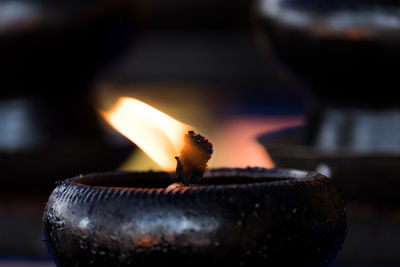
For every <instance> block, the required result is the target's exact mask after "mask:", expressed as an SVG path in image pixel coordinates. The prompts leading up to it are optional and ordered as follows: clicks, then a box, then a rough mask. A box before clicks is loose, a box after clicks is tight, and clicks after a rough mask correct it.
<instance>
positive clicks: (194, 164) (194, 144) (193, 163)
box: [175, 131, 213, 185]
mask: <svg viewBox="0 0 400 267" xmlns="http://www.w3.org/2000/svg"><path fill="white" fill-rule="evenodd" d="M212 152H213V145H212V144H211V142H210V141H209V140H208V139H207V138H205V137H203V136H202V135H200V134H197V133H195V132H194V131H189V132H188V133H187V134H185V137H184V146H183V148H182V150H181V152H180V155H179V157H175V159H176V161H177V166H176V175H177V177H178V179H179V180H180V182H181V183H183V184H185V185H188V184H200V183H201V181H202V177H203V173H204V171H205V170H206V169H207V162H208V160H209V159H210V158H211V154H212Z"/></svg>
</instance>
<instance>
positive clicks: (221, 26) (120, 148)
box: [0, 0, 400, 266]
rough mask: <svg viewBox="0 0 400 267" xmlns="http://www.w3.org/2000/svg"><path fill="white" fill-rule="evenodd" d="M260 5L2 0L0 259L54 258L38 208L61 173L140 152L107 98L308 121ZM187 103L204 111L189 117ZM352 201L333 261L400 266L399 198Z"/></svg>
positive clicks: (201, 117)
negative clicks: (104, 111)
mask: <svg viewBox="0 0 400 267" xmlns="http://www.w3.org/2000/svg"><path fill="white" fill-rule="evenodd" d="M18 12H21V14H22V15H21V16H18V14H19V13H18ZM24 12H27V13H24ZM29 12H30V13H29ZM255 12H256V7H255V3H254V2H252V1H246V0H232V1H211V0H202V1H200V0H193V1H183V0H169V1H165V0H164V1H163V0H153V1H131V2H128V1H123V0H120V1H112V0H103V1H100V0H99V1H89V0H86V1H65V2H63V1H60V3H58V4H54V3H50V1H44V0H37V1H34V0H30V1H19V2H18V1H0V62H1V63H0V65H1V67H0V77H1V79H0V85H1V93H0V171H1V175H0V179H1V183H2V186H1V188H0V265H1V261H2V260H3V261H4V262H5V263H4V264H5V265H4V266H11V265H10V264H11V263H9V262H8V261H9V260H12V262H14V263H16V262H17V261H21V260H22V261H24V262H25V263H26V264H28V265H29V264H30V265H29V266H37V265H42V264H43V266H44V265H45V264H47V263H46V260H47V259H48V258H49V255H48V253H47V250H46V248H45V244H44V242H43V241H42V235H41V216H42V212H43V208H44V205H45V203H46V199H47V197H48V195H49V194H50V193H51V190H52V189H53V187H54V184H55V181H57V180H62V179H65V178H68V177H72V176H74V175H78V174H81V173H88V172H94V171H105V170H114V169H117V168H118V167H119V166H120V165H121V164H122V163H123V161H124V160H125V159H126V158H127V157H128V156H129V155H130V153H131V152H132V151H134V150H135V149H136V148H135V147H134V145H132V144H131V143H130V142H128V141H127V140H126V139H124V138H123V137H121V136H119V135H118V134H117V133H116V132H114V131H113V130H112V129H111V128H110V127H108V126H107V125H106V124H105V123H104V121H103V119H102V118H101V117H100V116H99V115H98V114H97V112H96V111H95V109H96V108H98V107H99V106H101V107H102V105H105V106H107V103H106V102H107V99H112V98H115V97H116V96H118V95H121V96H122V95H123V94H128V95H133V96H136V97H138V98H142V99H143V100H147V99H148V100H149V101H150V102H151V101H152V100H154V99H156V100H159V102H162V103H163V104H160V105H161V107H164V106H163V105H165V107H166V108H168V106H171V105H175V106H178V107H181V109H180V110H178V111H176V112H175V110H174V109H173V108H172V111H171V112H172V114H174V115H176V116H177V117H178V118H179V119H182V120H185V119H187V120H189V121H191V120H192V121H193V120H194V121H198V123H199V125H200V127H204V128H207V127H210V126H209V125H215V124H218V123H219V122H221V121H224V120H225V119H227V118H231V117H235V116H250V117H251V116H254V117H271V118H274V117H278V118H279V119H280V120H283V121H284V120H285V118H292V117H293V116H296V117H299V118H305V117H306V116H307V110H308V109H307V107H306V106H307V104H308V102H307V101H308V100H307V97H306V93H305V91H304V87H305V85H304V83H303V81H301V80H299V79H298V77H295V76H292V75H291V74H290V71H289V70H288V68H287V67H286V66H285V64H283V63H282V62H281V61H280V60H279V57H278V56H277V54H276V53H275V50H274V49H271V46H270V44H269V42H268V35H267V34H266V32H265V31H264V29H263V28H262V27H261V26H260V23H259V22H258V21H257V18H256V16H255V15H254V14H255ZM13 14H14V15H13ZM15 14H17V15H15ZM26 14H28V15H26ZM295 41H296V40H293V42H295ZM154 101H155V100H154ZM163 101H164V102H163ZM155 102H157V101H155ZM186 106H192V107H197V108H194V109H193V110H192V111H191V112H192V113H191V114H189V115H190V116H189V115H188V114H184V113H185V110H184V109H185V107H186ZM202 110H207V111H208V112H207V113H206V112H204V113H202V112H203V111H202ZM205 114H207V115H205ZM205 116H209V117H206V118H205ZM210 121H212V123H210ZM304 121H306V120H304ZM300 167H301V166H300ZM358 167H361V168H362V167H363V166H358ZM304 168H305V167H304ZM378 178H379V177H377V179H378ZM350 183H351V184H350ZM357 183H360V185H361V184H362V183H364V181H363V180H362V179H359V180H357ZM366 183H368V181H367V182H366ZM343 184H344V185H343ZM354 186H357V184H356V185H354V183H353V182H350V181H349V187H354ZM386 186H387V187H390V184H389V185H386ZM340 190H342V191H346V182H345V183H341V187H340ZM380 194H382V195H384V194H385V193H384V192H381V193H379V192H378V193H377V194H375V195H378V197H379V195H380ZM345 198H346V200H348V201H346V205H347V208H348V237H347V240H346V242H345V244H344V248H343V251H342V252H341V253H339V256H338V258H337V261H336V262H337V263H338V264H349V266H353V265H355V266H358V265H359V264H364V265H365V264H367V265H374V266H375V265H376V266H381V265H382V266H393V265H395V264H400V253H399V251H400V244H399V242H398V239H399V238H398V237H399V236H400V208H399V207H398V206H397V204H396V203H395V202H393V201H392V202H383V203H382V202H380V201H379V199H378V200H376V199H374V200H370V199H368V198H367V199H365V198H363V199H357V197H354V196H351V195H348V194H347V195H345ZM42 259H43V260H44V261H42ZM35 264H36V265H35ZM352 264H353V265H352ZM346 266H347V265H346Z"/></svg>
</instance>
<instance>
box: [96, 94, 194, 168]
mask: <svg viewBox="0 0 400 267" xmlns="http://www.w3.org/2000/svg"><path fill="white" fill-rule="evenodd" d="M101 113H102V115H103V116H104V118H105V119H106V120H107V121H108V123H110V125H112V126H113V127H114V128H115V129H116V130H118V131H119V132H120V133H121V134H123V135H124V136H126V137H127V138H128V139H129V140H131V141H132V142H134V143H135V144H136V145H137V146H138V147H140V148H141V149H142V150H143V151H144V152H145V153H146V154H147V155H148V156H149V157H150V158H152V159H153V160H154V161H155V162H156V163H157V165H159V166H160V167H161V168H162V169H164V170H165V171H173V170H175V167H176V161H175V156H178V155H179V153H180V150H181V149H182V147H183V136H184V135H185V134H186V133H187V132H188V131H189V130H191V129H192V127H190V126H189V125H186V124H184V123H182V122H179V121H177V120H175V119H173V118H172V117H170V116H168V115H166V114H164V113H162V112H161V111H159V110H157V109H155V108H153V107H151V106H149V105H147V104H145V103H143V102H141V101H140V100H137V99H134V98H129V97H122V98H120V99H119V100H118V101H117V103H116V104H115V105H114V107H113V108H112V109H111V110H110V111H106V112H101Z"/></svg>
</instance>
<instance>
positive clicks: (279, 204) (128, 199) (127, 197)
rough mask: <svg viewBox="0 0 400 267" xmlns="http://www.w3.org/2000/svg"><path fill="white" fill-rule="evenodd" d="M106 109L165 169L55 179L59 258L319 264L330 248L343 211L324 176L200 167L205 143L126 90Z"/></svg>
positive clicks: (341, 231)
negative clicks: (135, 98) (117, 101)
mask: <svg viewBox="0 0 400 267" xmlns="http://www.w3.org/2000/svg"><path fill="white" fill-rule="evenodd" d="M105 116H106V117H107V119H108V121H109V122H110V123H111V124H112V125H113V126H114V127H116V128H117V129H120V130H121V132H122V133H123V134H124V135H126V136H128V137H129V138H132V140H133V139H135V143H136V144H137V145H138V146H139V147H140V148H141V149H143V150H144V151H145V152H146V153H148V154H149V155H151V156H152V157H153V158H154V160H155V161H156V162H157V163H158V164H159V165H160V166H162V167H163V168H165V169H166V171H165V172H153V171H148V172H107V173H95V174H88V175H81V176H78V177H75V178H71V179H67V180H64V181H61V182H59V183H58V184H57V186H56V188H55V189H54V191H53V193H52V194H51V195H50V197H49V200H48V203H47V205H46V208H45V212H44V218H43V227H44V235H45V240H46V243H47V245H48V248H49V251H50V253H51V255H52V256H53V258H54V260H55V262H56V263H57V264H58V265H59V266H205V265H206V264H211V263H213V264H221V265H222V264H224V265H227V266H244V265H247V266H328V265H329V264H330V263H331V262H332V261H333V259H334V258H335V256H336V254H337V253H338V251H339V249H340V247H341V244H342V242H343V241H344V238H345V211H344V208H343V204H342V200H341V198H340V196H339V194H338V193H337V191H336V189H335V186H334V184H333V183H332V182H331V180H330V179H328V178H326V177H325V176H323V175H321V174H318V173H315V172H308V171H300V170H292V169H264V168H257V167H254V168H250V167H249V168H242V169H239V168H219V169H211V170H207V162H208V160H209V159H210V157H211V154H212V152H213V146H212V144H211V143H210V142H209V141H208V140H207V139H206V138H204V137H203V136H201V135H200V134H197V133H196V132H194V131H192V130H191V128H190V127H189V126H187V125H185V124H183V123H180V122H178V121H176V120H174V119H172V118H171V117H169V116H167V115H165V114H163V113H161V112H159V111H157V110H155V109H154V108H151V107H149V106H147V105H146V104H144V103H142V102H139V101H137V100H134V99H128V98H124V99H122V100H121V101H120V102H119V103H118V105H117V107H116V108H114V109H113V110H111V111H110V112H107V113H105ZM154 121H156V122H157V123H154ZM139 122H140V124H138V123H139ZM122 128H124V130H122ZM154 138H158V139H154ZM152 139H154V140H152ZM146 140H150V143H149V142H148V141H146ZM164 141H165V144H162V142H164ZM177 149H179V150H177ZM168 155H170V156H169V157H168ZM175 156H177V157H176V158H175ZM173 169H175V171H174V170H173Z"/></svg>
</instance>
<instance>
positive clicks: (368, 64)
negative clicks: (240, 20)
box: [257, 0, 400, 147]
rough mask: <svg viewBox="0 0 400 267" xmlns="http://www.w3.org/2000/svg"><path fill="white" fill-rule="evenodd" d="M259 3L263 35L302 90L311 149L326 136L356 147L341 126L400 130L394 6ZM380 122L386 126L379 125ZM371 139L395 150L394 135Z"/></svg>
mask: <svg viewBox="0 0 400 267" xmlns="http://www.w3.org/2000/svg"><path fill="white" fill-rule="evenodd" d="M258 2H259V5H257V7H258V9H257V10H258V11H257V15H258V16H257V18H258V21H259V25H260V26H261V27H260V29H262V30H261V32H263V33H265V36H267V37H268V40H269V41H270V44H271V46H272V48H273V51H274V53H275V54H276V55H277V56H278V58H279V59H280V60H281V61H282V63H283V65H284V66H286V67H287V69H288V70H289V73H291V74H292V77H295V80H296V86H298V87H301V89H303V90H302V93H303V96H304V99H305V106H306V109H307V116H306V118H307V136H306V138H307V140H306V144H307V145H314V144H315V142H316V140H317V139H320V138H321V135H323V134H324V132H325V131H329V132H335V133H338V134H340V135H341V136H342V137H343V138H344V139H346V140H350V141H352V142H355V141H353V140H352V139H351V138H352V136H351V134H347V133H348V132H349V131H346V127H347V125H345V124H346V123H350V124H356V125H358V124H360V125H366V126H367V127H368V126H370V125H371V127H372V128H376V127H378V128H380V127H384V128H385V131H389V132H390V129H392V128H393V127H398V123H397V122H396V123H395V125H394V124H393V122H392V121H393V119H392V118H393V116H392V114H394V113H395V115H394V116H397V117H398V115H399V102H398V101H397V100H396V97H395V94H396V92H397V90H398V89H397V88H398V79H397V74H396V69H397V67H396V66H397V64H398V62H399V61H400V49H399V48H400V15H399V14H400V3H399V1H393V0H349V1H346V0H321V1H314V0H259V1H258ZM282 69H284V68H282ZM300 84H301V85H300ZM299 85H300V86H299ZM377 117H380V118H381V117H384V118H383V119H386V118H387V119H388V120H389V122H388V123H385V124H384V125H382V126H378V125H377V122H376V120H377ZM347 118H350V119H347ZM349 120H351V121H350V122H348V121H349ZM379 120H380V119H379ZM380 121H381V120H380ZM396 121H397V119H396ZM337 131H339V132H337ZM376 137H377V138H376V139H373V140H371V142H372V145H373V146H374V145H376V144H378V143H379V142H380V140H383V139H387V140H388V143H390V145H391V146H397V147H399V146H400V143H399V141H398V140H397V138H394V137H392V136H389V137H388V138H385V137H384V135H383V134H382V133H379V135H378V136H376ZM322 138H323V136H322ZM358 139H362V136H360V137H358Z"/></svg>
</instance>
